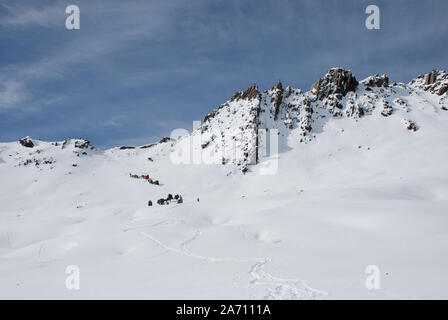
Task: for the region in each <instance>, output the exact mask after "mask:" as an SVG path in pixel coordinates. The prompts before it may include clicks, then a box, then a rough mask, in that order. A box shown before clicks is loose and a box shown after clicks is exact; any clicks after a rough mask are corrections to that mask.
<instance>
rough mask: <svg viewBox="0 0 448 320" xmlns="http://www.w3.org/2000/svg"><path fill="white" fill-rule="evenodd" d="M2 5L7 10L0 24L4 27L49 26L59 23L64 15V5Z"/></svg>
mask: <svg viewBox="0 0 448 320" xmlns="http://www.w3.org/2000/svg"><path fill="white" fill-rule="evenodd" d="M2 7H3V8H4V9H5V11H6V12H7V15H6V17H2V19H1V20H0V25H1V26H4V27H28V26H32V25H34V26H42V27H51V26H54V25H57V24H61V20H62V21H63V20H64V18H65V16H64V12H65V7H63V6H61V5H48V6H43V7H31V6H26V7H24V6H23V5H15V6H10V5H5V4H3V5H2Z"/></svg>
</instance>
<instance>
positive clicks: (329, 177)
mask: <svg viewBox="0 0 448 320" xmlns="http://www.w3.org/2000/svg"><path fill="white" fill-rule="evenodd" d="M431 73H433V74H434V76H431V75H429V76H427V75H425V76H423V77H418V78H416V79H414V80H412V81H411V82H410V83H409V84H403V83H393V82H392V83H389V80H388V79H387V77H385V76H372V77H369V78H367V79H365V80H362V81H357V80H356V78H355V77H354V76H353V75H352V74H351V73H350V72H349V71H346V70H343V69H339V68H337V69H331V70H329V71H328V72H327V74H326V75H324V76H323V77H322V78H321V79H320V80H318V81H317V82H316V84H315V85H313V86H312V89H311V90H310V91H308V92H302V91H301V90H299V89H293V88H290V87H286V88H283V85H282V84H281V83H277V84H276V85H275V86H274V87H272V88H271V89H269V90H267V91H264V92H260V90H259V89H258V88H257V87H256V86H251V87H249V89H248V90H246V91H244V92H239V93H237V94H235V95H234V96H233V97H232V98H231V99H230V100H229V101H228V102H226V103H225V104H223V105H222V106H220V107H219V108H218V109H217V110H216V111H214V112H212V113H211V114H210V115H209V116H207V117H206V118H205V119H204V121H203V122H202V123H201V125H200V126H199V127H198V128H197V130H195V131H194V132H193V133H192V134H191V135H189V136H185V137H182V138H180V139H177V137H173V138H176V140H172V139H169V138H165V139H162V140H161V141H160V142H159V143H156V144H152V145H147V146H142V147H135V148H134V147H121V148H120V147H117V148H113V149H109V150H105V151H101V150H97V149H96V148H94V147H92V146H91V145H90V143H89V142H88V141H86V140H82V139H69V140H66V141H61V142H53V143H51V142H44V141H38V140H34V139H25V140H24V141H22V143H20V142H11V143H0V177H1V178H2V183H0V203H1V211H0V212H1V213H0V297H1V298H75V299H76V298H153V299H158V298H179V299H182V298H184V299H185V298H207V299H208V298H229V299H239V298H254V299H263V298H267V299H316V298H317V299H320V298H330V299H331V298H446V297H447V294H446V290H445V288H446V286H447V285H448V277H447V276H446V271H445V270H446V269H447V267H448V259H447V258H446V254H445V253H446V252H447V249H448V230H447V227H446V226H447V225H448V216H447V214H446V207H447V204H448V197H447V194H448V167H447V165H446V159H447V156H448V147H447V143H446V141H447V138H448V127H447V125H446V123H447V121H448V112H447V111H446V110H445V109H446V108H447V107H448V105H447V100H446V97H447V94H448V93H447V92H446V91H443V90H445V89H441V88H444V86H446V79H447V76H446V73H445V72H443V71H435V72H431ZM426 80H427V81H426ZM426 82H427V83H426ZM425 89H426V90H425ZM411 123H412V124H414V126H412V125H411ZM266 128H268V129H270V131H272V129H276V130H278V133H279V134H278V137H279V143H278V145H279V156H278V157H276V159H277V161H278V164H277V168H278V170H277V171H275V172H274V173H275V174H267V175H266V174H261V171H262V170H263V169H264V168H265V167H266V165H267V163H268V160H270V159H272V155H270V154H268V155H265V154H264V150H263V148H264V145H265V144H267V142H266V141H264V140H263V136H262V135H263V134H262V133H261V134H260V132H263V131H265V130H266ZM257 135H258V138H257ZM195 139H196V140H197V141H196V142H193V146H191V145H189V144H188V143H189V141H190V142H191V141H193V140H195ZM30 141H31V142H32V144H33V146H32V147H27V146H25V145H29V146H30V144H29V142H30ZM24 144H25V145H24ZM203 145H205V146H204V147H202V146H203ZM190 147H191V148H192V149H193V148H197V150H199V151H204V152H208V155H206V156H203V155H200V157H204V158H207V157H209V158H211V159H213V160H216V164H210V165H209V164H205V163H204V161H197V162H198V163H194V162H191V163H189V164H176V163H175V162H173V161H172V155H173V154H178V153H179V152H180V153H182V152H183V153H187V151H191V150H192V149H189V148H190ZM187 148H188V150H187ZM270 151H271V150H270ZM192 153H194V151H193V152H192ZM190 156H192V157H193V155H191V154H190ZM223 158H224V160H225V161H223ZM223 163H224V164H223ZM255 163H257V164H256V165H255ZM243 168H248V170H247V171H246V170H244V171H245V174H241V173H240V170H242V169H243ZM229 173H232V174H229ZM130 174H137V175H146V174H147V175H149V176H150V178H152V179H157V180H159V181H160V184H159V185H155V184H151V183H148V181H147V180H146V179H135V178H131V177H130ZM168 193H171V194H173V195H174V194H181V195H182V197H183V200H184V202H183V203H179V204H177V203H175V202H171V203H170V204H169V205H161V206H159V205H157V204H156V203H155V202H156V200H157V199H159V198H162V197H166V196H167V194H168ZM198 198H199V202H198V201H197V199H198ZM148 200H152V201H153V203H154V205H153V206H151V207H148V206H147V202H148ZM73 264H75V265H78V266H79V267H80V270H81V289H80V290H67V289H66V287H65V279H66V277H67V274H65V268H66V267H67V265H73ZM367 265H377V266H378V267H379V269H380V271H381V274H380V275H381V289H380V290H368V289H366V287H365V281H366V277H367V275H366V274H365V268H366V266H367Z"/></svg>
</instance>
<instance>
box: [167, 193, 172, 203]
mask: <svg viewBox="0 0 448 320" xmlns="http://www.w3.org/2000/svg"><path fill="white" fill-rule="evenodd" d="M166 200H168V201H170V200H173V195H172V194H171V193H169V194H168V197H167V198H166Z"/></svg>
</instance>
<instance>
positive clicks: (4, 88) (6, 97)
mask: <svg viewBox="0 0 448 320" xmlns="http://www.w3.org/2000/svg"><path fill="white" fill-rule="evenodd" d="M27 98H28V96H27V94H26V93H25V92H24V87H23V85H22V84H21V83H18V82H15V81H11V80H7V81H5V82H4V83H0V112H2V111H6V110H8V109H10V108H13V107H14V106H16V105H17V104H19V103H21V102H23V101H25V100H26V99H27Z"/></svg>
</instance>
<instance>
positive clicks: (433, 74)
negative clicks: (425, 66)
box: [425, 70, 437, 84]
mask: <svg viewBox="0 0 448 320" xmlns="http://www.w3.org/2000/svg"><path fill="white" fill-rule="evenodd" d="M436 77H437V71H436V70H432V71H431V72H429V73H428V74H427V75H426V77H425V84H433V83H434V82H436Z"/></svg>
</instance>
